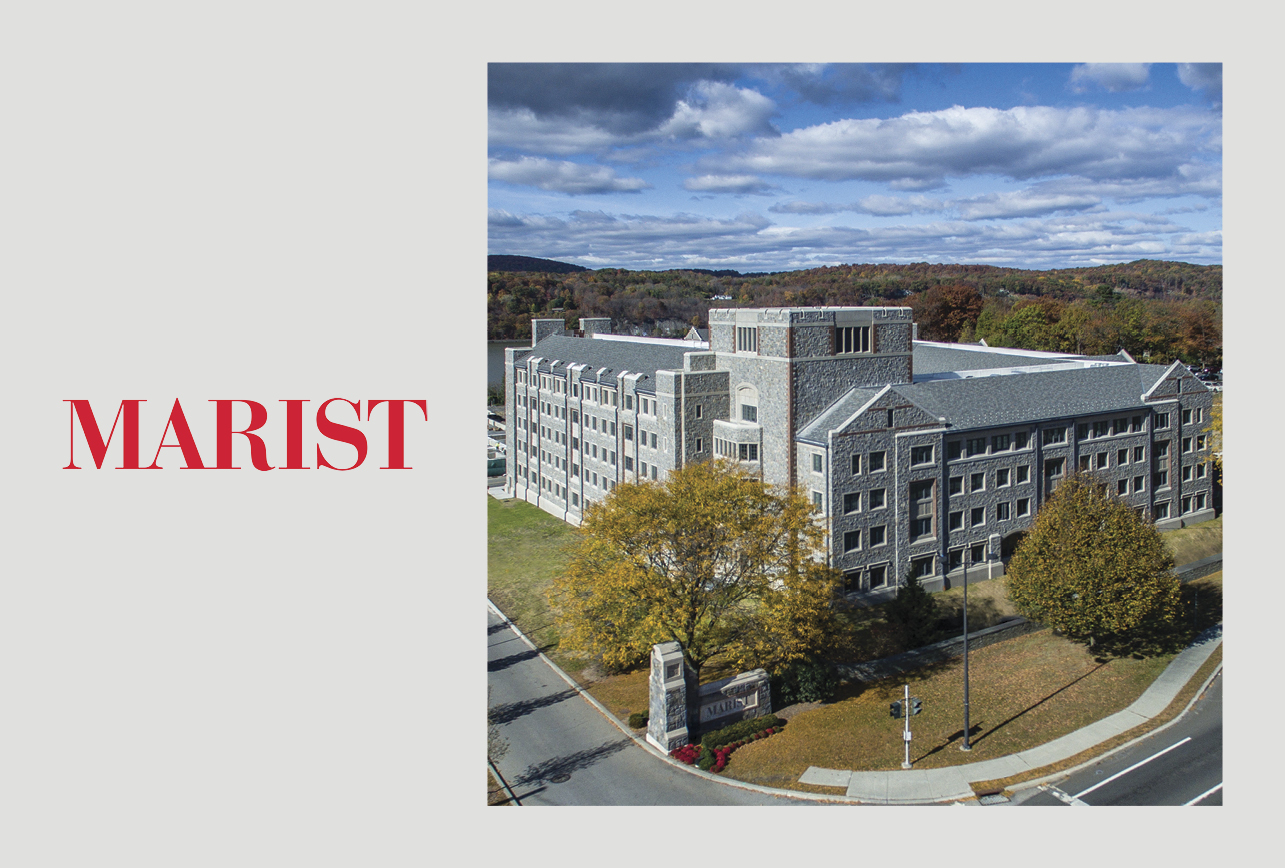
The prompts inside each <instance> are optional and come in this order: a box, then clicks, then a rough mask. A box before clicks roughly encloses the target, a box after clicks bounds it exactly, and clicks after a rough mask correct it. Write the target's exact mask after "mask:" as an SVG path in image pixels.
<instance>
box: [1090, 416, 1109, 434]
mask: <svg viewBox="0 0 1285 868" xmlns="http://www.w3.org/2000/svg"><path fill="white" fill-rule="evenodd" d="M1110 433H1111V423H1110V422H1108V421H1107V420H1106V419H1099V420H1098V421H1096V422H1094V423H1093V436H1094V437H1105V436H1107V435H1108V434H1110Z"/></svg>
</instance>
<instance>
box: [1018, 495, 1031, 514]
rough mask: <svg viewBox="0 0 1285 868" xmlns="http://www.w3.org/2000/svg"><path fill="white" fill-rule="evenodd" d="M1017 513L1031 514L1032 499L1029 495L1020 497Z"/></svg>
mask: <svg viewBox="0 0 1285 868" xmlns="http://www.w3.org/2000/svg"><path fill="white" fill-rule="evenodd" d="M1017 514H1018V515H1019V516H1022V515H1030V514H1031V499H1030V498H1029V497H1021V498H1018V500H1017Z"/></svg>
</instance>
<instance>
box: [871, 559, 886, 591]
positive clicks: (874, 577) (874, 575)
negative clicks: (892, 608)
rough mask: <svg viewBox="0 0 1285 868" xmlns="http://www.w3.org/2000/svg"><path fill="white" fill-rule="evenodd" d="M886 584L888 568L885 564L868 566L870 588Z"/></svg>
mask: <svg viewBox="0 0 1285 868" xmlns="http://www.w3.org/2000/svg"><path fill="white" fill-rule="evenodd" d="M887 584H888V568H887V567H886V566H882V565H880V566H877V567H871V568H870V590H872V591H873V590H874V589H875V588H882V587H884V586H885V585H887Z"/></svg>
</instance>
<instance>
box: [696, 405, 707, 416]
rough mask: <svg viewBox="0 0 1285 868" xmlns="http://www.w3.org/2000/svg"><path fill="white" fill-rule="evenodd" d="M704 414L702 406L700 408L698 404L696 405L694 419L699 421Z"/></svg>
mask: <svg viewBox="0 0 1285 868" xmlns="http://www.w3.org/2000/svg"><path fill="white" fill-rule="evenodd" d="M704 412H705V408H704V407H703V406H701V405H700V404H697V405H696V418H697V419H700V418H701V416H702V414H703V413H704Z"/></svg>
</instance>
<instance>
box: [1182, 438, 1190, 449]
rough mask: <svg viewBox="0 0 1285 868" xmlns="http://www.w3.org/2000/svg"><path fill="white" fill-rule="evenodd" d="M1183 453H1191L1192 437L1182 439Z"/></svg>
mask: <svg viewBox="0 0 1285 868" xmlns="http://www.w3.org/2000/svg"><path fill="white" fill-rule="evenodd" d="M1182 451H1183V452H1190V451H1191V438H1190V437H1184V438H1182Z"/></svg>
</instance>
